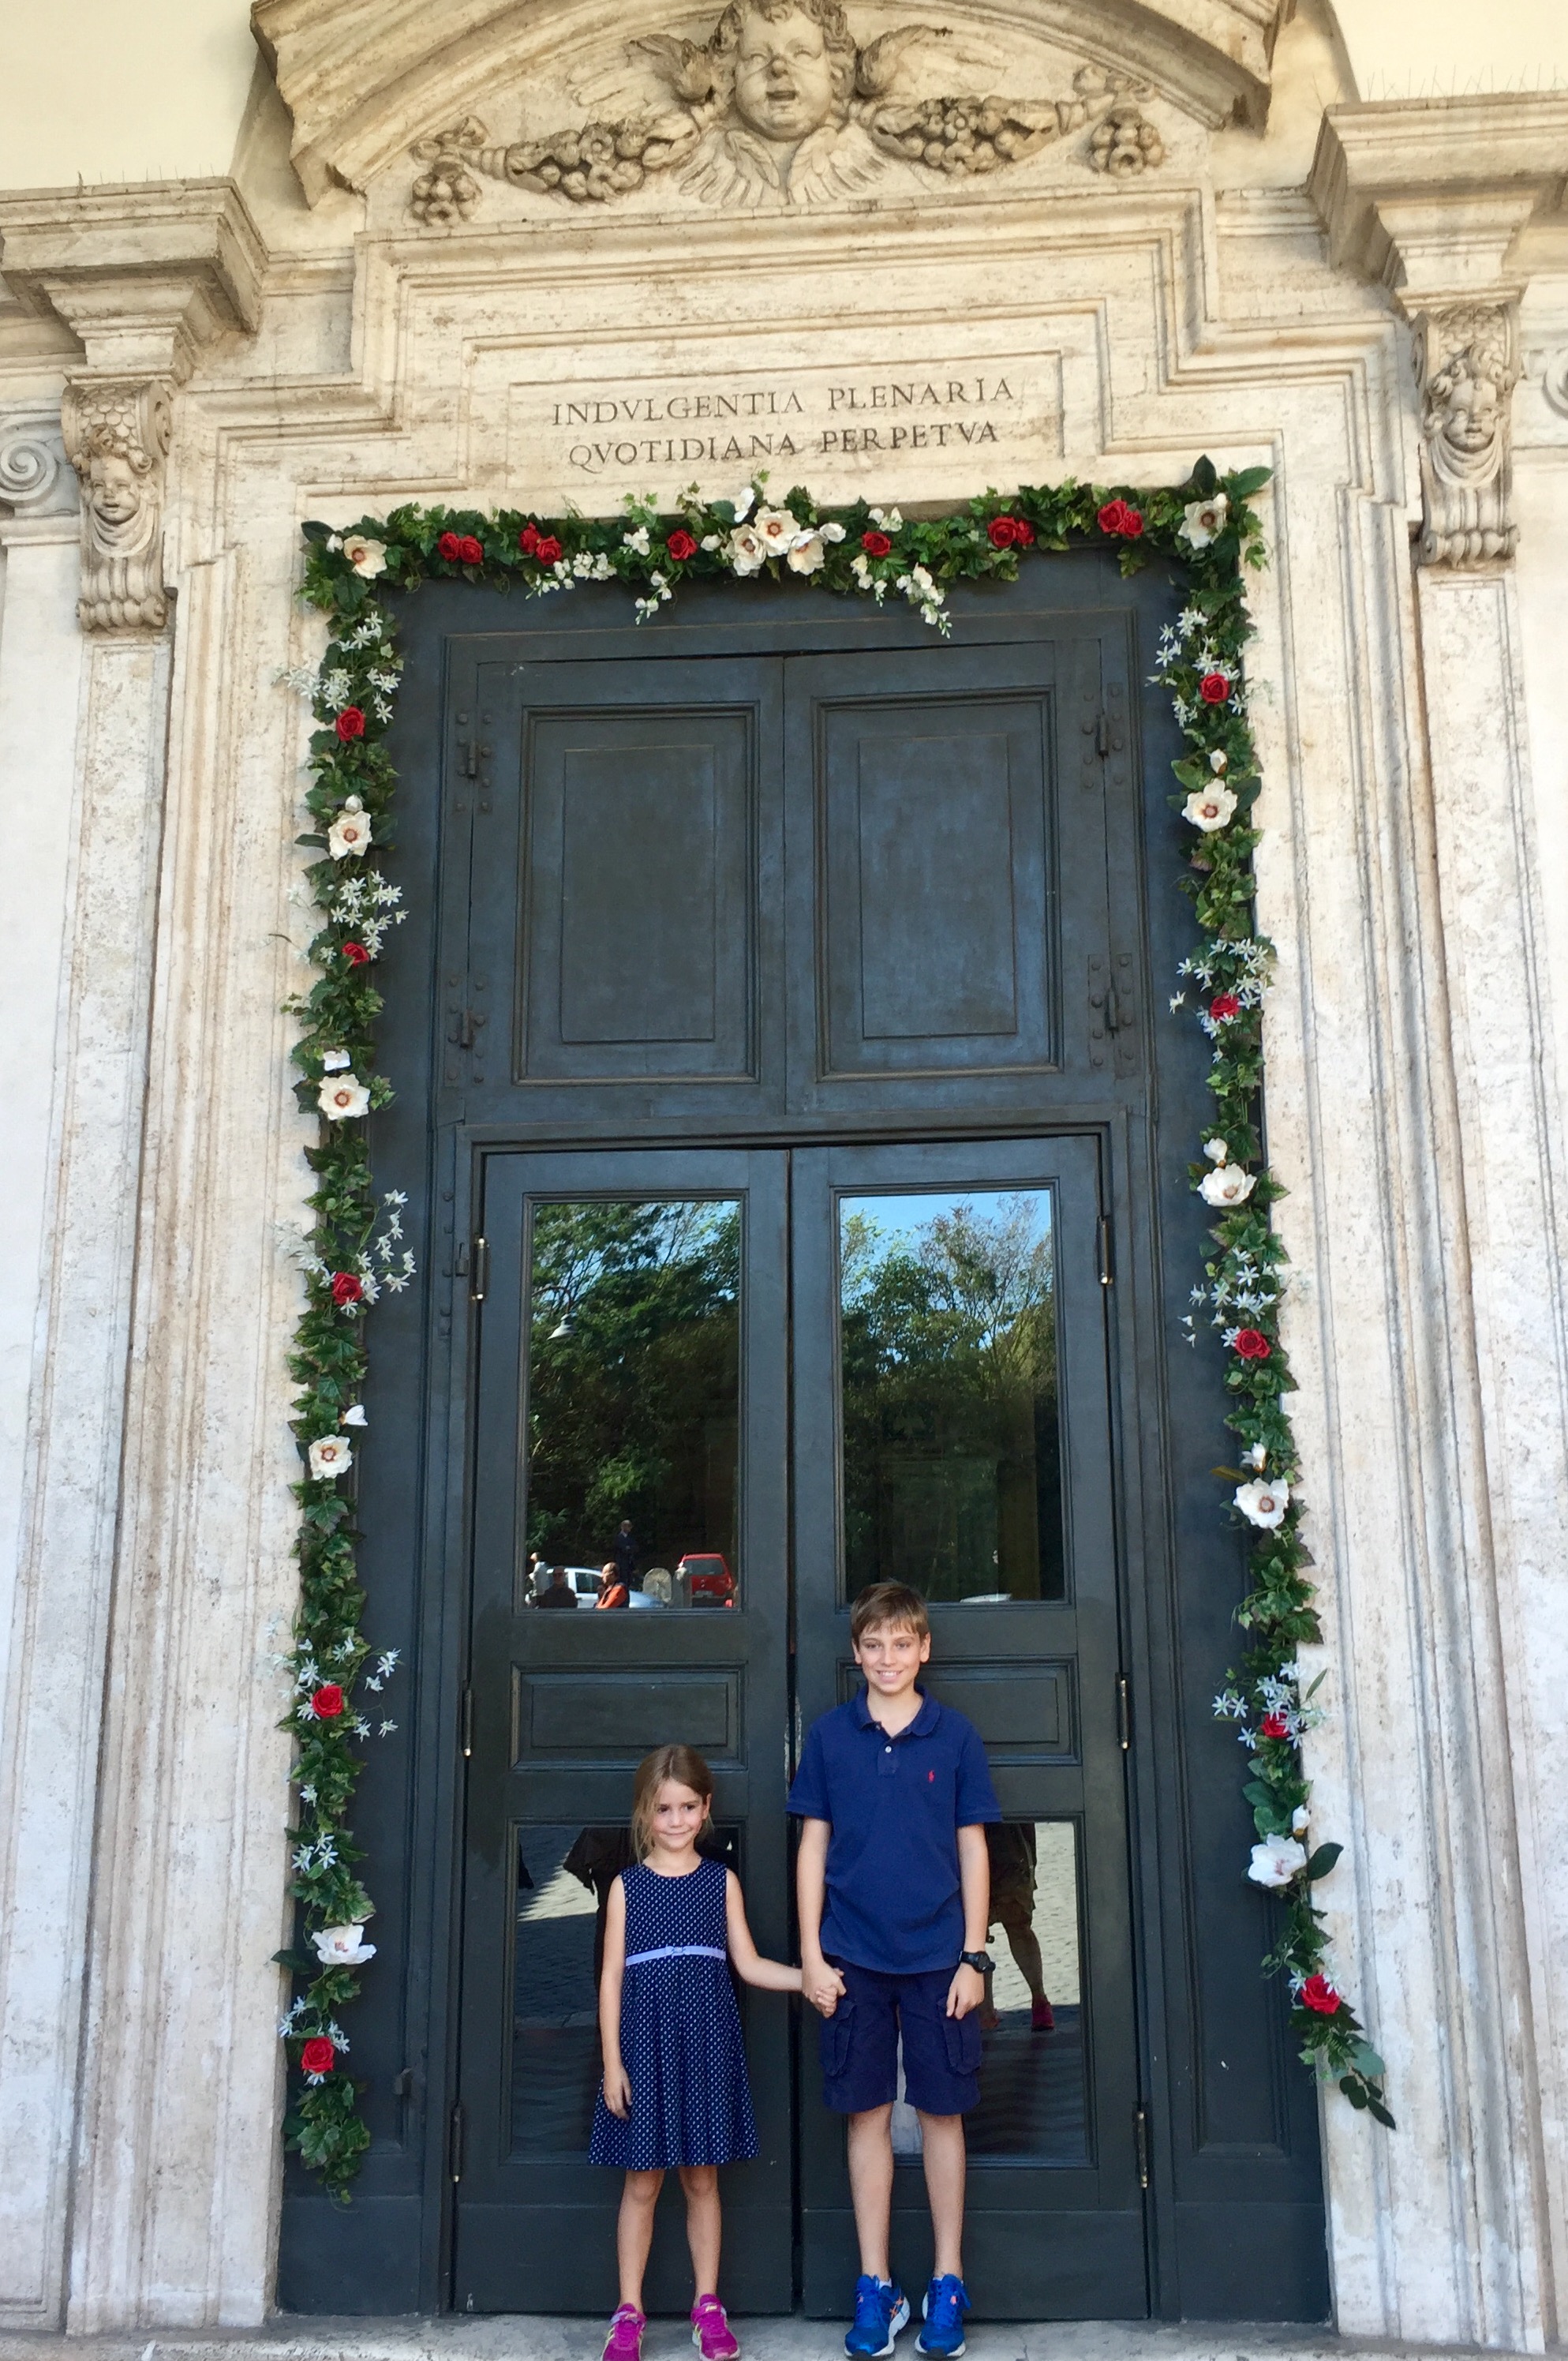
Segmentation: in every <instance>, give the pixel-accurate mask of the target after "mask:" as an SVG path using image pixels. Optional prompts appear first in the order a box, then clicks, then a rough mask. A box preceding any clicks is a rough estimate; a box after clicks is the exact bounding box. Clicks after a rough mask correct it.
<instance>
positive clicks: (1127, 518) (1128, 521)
mask: <svg viewBox="0 0 1568 2361" xmlns="http://www.w3.org/2000/svg"><path fill="white" fill-rule="evenodd" d="M1143 529H1144V512H1143V511H1142V509H1132V508H1128V506H1127V505H1126V503H1125V501H1124V502H1123V504H1122V531H1123V532H1124V533H1125V534H1126V536H1127V538H1128V540H1129V541H1136V539H1137V537H1138V535H1139V533H1142V531H1143Z"/></svg>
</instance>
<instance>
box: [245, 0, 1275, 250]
mask: <svg viewBox="0 0 1568 2361" xmlns="http://www.w3.org/2000/svg"><path fill="white" fill-rule="evenodd" d="M1292 5H1293V0H1114V5H1107V0H1035V5H1032V6H1031V8H1030V10H1029V14H1028V25H1029V29H1030V30H1031V31H1032V32H1034V33H1036V34H1037V35H1039V36H1040V37H1041V38H1045V39H1047V40H1055V41H1060V42H1061V43H1062V44H1063V45H1064V46H1065V47H1066V48H1068V49H1071V50H1073V51H1075V52H1077V53H1079V54H1080V55H1082V56H1083V57H1085V58H1087V59H1091V60H1096V61H1105V62H1111V63H1114V64H1116V65H1118V66H1121V67H1124V68H1125V69H1126V70H1127V71H1131V72H1135V73H1136V74H1138V75H1140V76H1142V77H1144V78H1146V80H1147V81H1149V82H1152V83H1153V84H1154V85H1155V87H1156V88H1157V89H1158V90H1160V91H1162V92H1163V93H1165V94H1166V95H1167V96H1168V97H1170V98H1171V99H1173V100H1175V101H1176V102H1177V103H1178V104H1180V105H1181V106H1183V107H1185V108H1186V109H1187V111H1188V112H1189V113H1190V114H1191V115H1195V116H1197V117H1198V119H1199V120H1200V121H1201V122H1204V123H1207V124H1209V125H1211V126H1217V125H1219V124H1222V123H1226V122H1229V121H1231V120H1232V119H1233V118H1234V117H1237V116H1240V117H1241V118H1243V119H1244V120H1245V121H1248V122H1251V123H1254V124H1261V123H1262V122H1263V120H1264V118H1265V116H1266V114H1267V111H1268V92H1269V72H1270V60H1271V59H1272V57H1273V53H1274V43H1275V38H1276V36H1277V32H1278V30H1279V27H1280V26H1281V25H1282V24H1283V23H1284V22H1286V20H1287V19H1288V16H1289V15H1290V13H1291V7H1292ZM632 14H633V15H634V16H635V15H637V11H636V10H635V9H634V10H633V12H632ZM668 14H669V11H668V9H667V7H666V8H663V9H662V10H661V9H657V8H655V9H652V10H651V11H650V13H649V14H648V16H647V21H646V23H645V24H644V23H643V22H641V19H639V21H638V22H637V23H636V24H635V25H630V22H628V24H627V25H626V26H625V27H622V28H621V37H622V38H624V31H625V29H632V30H636V31H643V30H647V31H655V30H662V29H663V27H664V26H665V23H666V20H667V17H668ZM963 14H964V15H965V16H966V17H967V18H968V19H970V21H973V20H975V19H976V18H977V17H984V16H992V17H994V19H995V22H996V24H997V27H998V28H999V29H1003V28H1006V27H1012V26H1014V25H1015V24H1016V23H1017V12H1016V10H1015V8H1014V7H1013V6H1010V5H997V0H966V5H965V7H964V10H963ZM619 25H620V20H619V19H617V20H613V21H612V20H609V19H607V16H606V13H605V11H604V10H603V8H602V7H598V6H593V5H584V0H445V4H444V5H443V6H442V7H441V8H440V9H439V10H433V9H432V8H431V6H430V5H429V0H253V5H252V8H251V26H252V29H253V30H254V32H255V35H256V38H257V40H258V43H259V45H260V47H261V49H262V51H263V53H264V55H265V56H266V58H267V60H268V61H269V64H270V66H271V67H272V70H273V72H274V74H275V75H276V77H277V82H278V89H279V92H280V95H281V97H282V100H283V103H284V104H285V105H286V106H287V107H288V109H289V112H290V114H291V116H292V118H293V124H294V137H293V146H292V154H293V160H294V169H295V170H296V171H297V172H298V174H299V176H300V181H301V182H302V186H303V188H304V191H305V194H306V196H307V197H308V198H309V199H310V201H311V203H313V204H314V203H316V202H317V201H318V199H319V198H320V197H322V196H323V194H324V193H325V192H326V191H327V190H328V189H330V188H333V187H334V186H336V187H345V188H351V189H363V188H364V187H365V186H366V184H367V181H369V180H370V179H372V178H373V177H374V175H375V174H376V173H377V172H378V171H379V170H382V169H383V168H384V167H385V166H386V165H388V164H389V163H390V162H391V161H392V160H393V159H395V158H397V157H399V156H400V155H401V153H402V152H403V150H404V149H406V148H407V147H408V146H409V145H410V143H411V141H412V140H413V139H415V138H417V137H420V136H421V135H422V133H424V132H426V131H428V130H429V129H430V128H431V127H432V126H433V125H434V124H436V123H439V122H441V121H443V120H444V119H447V118H449V117H450V118H455V117H457V116H460V115H464V114H465V113H466V112H467V111H469V110H470V109H472V108H474V107H477V106H478V105H479V104H481V103H482V102H483V100H484V99H485V98H486V97H487V95H488V94H489V93H491V92H493V90H494V87H495V84H496V82H497V79H498V77H507V76H515V74H516V73H517V71H518V69H519V66H520V64H525V63H526V62H527V61H528V60H531V59H537V58H539V57H541V56H543V55H546V54H547V53H548V52H549V51H550V50H552V49H559V48H565V49H570V50H577V49H581V48H582V46H583V45H584V43H585V42H587V41H596V42H605V41H609V42H613V41H614V39H615V38H617V31H618V26H619Z"/></svg>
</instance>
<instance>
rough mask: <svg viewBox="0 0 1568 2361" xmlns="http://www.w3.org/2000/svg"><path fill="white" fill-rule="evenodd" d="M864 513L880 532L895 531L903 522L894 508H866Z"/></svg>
mask: <svg viewBox="0 0 1568 2361" xmlns="http://www.w3.org/2000/svg"><path fill="white" fill-rule="evenodd" d="M866 513H867V515H868V516H869V517H870V518H871V521H872V524H874V525H875V526H876V527H877V529H878V531H879V532H881V533H897V532H898V530H899V528H900V527H901V525H902V524H903V522H904V519H903V518H902V517H901V516H900V515H899V513H898V511H897V510H896V509H868V510H867V511H866Z"/></svg>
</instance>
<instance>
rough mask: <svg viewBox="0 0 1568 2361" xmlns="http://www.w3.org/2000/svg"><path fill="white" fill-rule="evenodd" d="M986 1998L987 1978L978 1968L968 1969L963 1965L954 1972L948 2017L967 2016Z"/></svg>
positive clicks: (949, 1987) (949, 1995)
mask: <svg viewBox="0 0 1568 2361" xmlns="http://www.w3.org/2000/svg"><path fill="white" fill-rule="evenodd" d="M984 1998H985V1978H984V1977H983V1976H982V1975H981V1971H980V1970H979V1969H978V1968H966V1967H964V1966H963V1965H962V1964H961V1963H960V1964H959V1966H958V1967H957V1968H955V1969H954V1971H953V1981H952V1982H951V1983H950V1984H949V1985H948V2015H949V2016H967V2015H969V2013H970V2009H971V2008H978V2007H979V2006H980V2004H981V2001H982V2000H983V1999H984Z"/></svg>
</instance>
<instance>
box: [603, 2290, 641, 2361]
mask: <svg viewBox="0 0 1568 2361" xmlns="http://www.w3.org/2000/svg"><path fill="white" fill-rule="evenodd" d="M647 2325H648V2316H647V2314H646V2312H639V2311H638V2309H637V2306H636V2305H635V2304H634V2303H621V2304H617V2306H616V2308H615V2311H614V2312H612V2313H611V2315H610V2323H609V2335H608V2336H607V2337H606V2338H605V2341H604V2361H642V2331H643V2330H644V2329H645V2328H646V2327H647Z"/></svg>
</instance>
